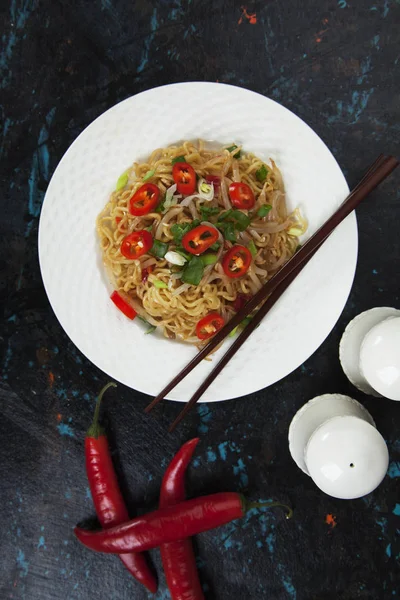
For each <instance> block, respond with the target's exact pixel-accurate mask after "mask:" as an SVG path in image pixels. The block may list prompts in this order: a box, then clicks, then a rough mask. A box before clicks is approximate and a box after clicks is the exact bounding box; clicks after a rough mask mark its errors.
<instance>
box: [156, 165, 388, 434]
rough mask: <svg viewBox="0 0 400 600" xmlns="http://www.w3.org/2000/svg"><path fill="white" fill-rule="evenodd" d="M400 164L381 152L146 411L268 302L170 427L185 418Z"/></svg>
mask: <svg viewBox="0 0 400 600" xmlns="http://www.w3.org/2000/svg"><path fill="white" fill-rule="evenodd" d="M398 165H399V161H398V160H397V159H396V158H395V157H394V156H384V155H383V154H381V155H380V156H379V157H378V158H377V159H376V161H375V162H374V163H373V164H372V165H371V166H370V168H369V169H368V171H367V172H366V173H365V175H364V177H363V178H362V179H361V181H360V182H359V183H358V184H357V185H356V187H355V188H354V189H353V190H352V191H351V192H350V194H349V195H348V196H347V198H346V199H345V200H344V202H343V203H342V204H341V205H340V206H339V208H338V209H337V210H336V212H335V213H333V215H332V216H331V217H330V218H329V219H328V220H327V221H326V222H325V223H324V224H323V225H322V226H321V227H320V228H319V229H318V230H317V231H316V232H315V233H314V234H313V235H312V236H311V237H310V238H309V239H308V240H307V241H306V242H305V243H304V244H303V246H302V247H301V248H300V249H299V250H298V252H296V254H294V255H293V256H292V258H291V259H290V260H289V261H288V262H287V263H286V264H285V265H284V266H283V267H282V268H281V269H280V270H279V271H278V272H277V273H276V274H275V275H274V276H273V277H272V278H271V279H270V280H269V281H267V283H265V284H264V285H263V287H262V288H261V289H260V290H259V291H258V292H257V293H256V294H255V295H254V296H253V297H252V298H251V299H250V300H249V301H248V302H247V304H245V306H244V307H243V308H242V309H241V310H240V311H239V312H238V313H237V314H236V315H235V316H234V317H233V318H232V319H231V320H230V321H229V322H228V323H227V324H226V325H224V327H223V328H222V329H220V331H218V332H217V333H216V334H215V336H214V337H213V338H212V339H211V340H210V341H209V342H208V344H207V345H206V346H204V348H202V349H201V350H200V352H199V353H198V354H197V355H196V356H195V357H194V358H193V359H192V360H191V361H190V362H189V363H188V364H187V365H186V367H184V368H183V369H182V371H180V373H178V375H176V377H174V378H173V379H172V381H171V382H170V383H169V384H168V385H166V386H165V388H164V389H163V390H162V391H161V392H160V393H159V394H158V396H156V397H155V398H154V400H153V401H152V402H151V403H150V404H149V405H148V406H147V407H146V409H145V412H147V413H148V412H150V411H151V410H152V409H153V408H154V407H155V406H156V405H157V404H158V403H159V402H161V400H163V399H164V398H165V396H166V395H167V394H168V393H169V392H170V391H171V390H172V389H173V388H174V387H175V386H176V385H178V383H180V382H181V381H182V379H184V378H185V377H186V375H188V374H189V373H190V372H191V371H192V370H193V369H194V368H195V367H196V366H197V365H198V364H199V362H201V361H202V360H203V358H205V357H206V356H207V355H208V354H210V352H212V351H213V350H214V349H215V348H216V347H217V346H218V344H220V343H221V342H222V341H223V340H224V339H225V338H226V336H227V335H228V334H229V333H230V332H231V331H232V330H233V329H235V327H237V326H238V325H239V324H240V323H241V322H242V321H243V319H245V318H246V317H247V316H248V315H249V314H250V313H251V312H253V311H254V310H255V309H256V308H257V306H259V305H260V304H262V303H263V302H264V304H263V305H262V306H261V308H260V309H259V310H258V311H257V313H256V314H255V315H254V316H253V318H252V320H251V321H250V323H249V324H248V325H247V326H246V327H245V328H244V329H243V330H242V332H241V333H240V335H239V336H238V337H237V338H236V340H235V341H234V342H233V344H232V345H231V346H230V348H229V349H228V351H227V352H226V353H225V354H224V356H223V357H222V358H221V360H220V361H219V362H218V363H217V365H216V366H215V367H214V369H213V370H212V371H211V373H210V374H209V375H208V376H207V377H206V379H205V380H204V381H203V383H202V384H201V385H200V387H199V388H198V389H197V391H196V392H195V393H194V394H193V396H192V397H191V398H190V400H189V402H187V403H186V405H185V407H184V408H183V410H182V411H181V412H180V413H179V415H178V416H177V418H176V419H175V421H174V422H173V423H172V425H171V426H170V428H169V431H170V432H171V431H173V430H174V429H175V427H176V426H177V425H178V423H180V422H181V421H182V419H183V418H184V417H185V415H186V414H187V413H188V412H189V410H190V409H191V408H192V407H193V406H194V405H195V404H196V402H197V401H198V399H199V398H200V397H201V396H202V395H203V394H204V392H205V391H206V389H207V388H208V387H209V386H210V385H211V383H212V382H213V381H214V379H215V378H216V377H217V376H218V374H219V373H220V372H221V371H222V369H223V368H224V367H225V365H226V364H227V363H228V362H229V361H230V359H231V358H232V357H233V356H234V355H235V354H236V352H237V351H238V350H239V348H240V347H241V346H242V345H243V343H244V342H245V341H246V340H247V338H248V337H249V336H250V335H251V333H252V332H253V331H254V329H256V327H257V326H258V325H259V323H260V322H261V320H262V319H263V318H264V316H265V315H266V314H267V312H268V311H269V310H270V309H271V308H272V307H273V306H274V304H275V302H276V301H277V300H278V299H279V298H280V297H281V295H282V294H283V292H284V291H285V290H286V289H287V287H288V286H289V285H290V284H291V283H292V281H293V280H294V279H295V278H296V277H297V275H298V274H299V273H300V272H301V271H302V269H303V268H304V267H305V265H306V264H307V263H308V261H309V260H310V259H311V258H312V257H313V256H314V254H315V253H316V252H317V250H318V248H319V247H320V246H321V245H322V244H323V242H324V241H325V240H326V239H327V237H329V235H330V234H331V233H332V231H333V230H334V229H335V228H336V227H337V226H338V225H339V224H340V223H341V222H342V221H343V220H344V219H345V218H346V217H347V216H348V215H349V214H350V213H351V212H352V211H353V210H354V209H355V208H356V207H357V206H358V205H359V204H360V202H362V200H364V199H365V198H366V197H367V196H368V194H370V193H371V192H372V191H373V190H374V189H375V188H376V187H377V186H378V185H379V184H380V183H382V181H383V180H384V179H386V177H388V176H389V175H390V173H391V172H392V171H393V170H394V169H395V168H396V167H397V166H398Z"/></svg>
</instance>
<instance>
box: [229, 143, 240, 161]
mask: <svg viewBox="0 0 400 600" xmlns="http://www.w3.org/2000/svg"><path fill="white" fill-rule="evenodd" d="M236 148H237V146H236V145H233V146H229V148H227V150H228V152H230V153H231V154H232V152H233V151H234V150H236ZM232 156H233V157H234V158H240V150H239V152H235V154H233V155H232Z"/></svg>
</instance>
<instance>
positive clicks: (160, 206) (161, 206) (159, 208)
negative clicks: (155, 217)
mask: <svg viewBox="0 0 400 600" xmlns="http://www.w3.org/2000/svg"><path fill="white" fill-rule="evenodd" d="M166 199H167V196H166V195H165V196H164V198H163V199H162V200H161V202H159V204H158V206H157V208H155V209H154V212H156V213H162V212H164V208H165V201H166Z"/></svg>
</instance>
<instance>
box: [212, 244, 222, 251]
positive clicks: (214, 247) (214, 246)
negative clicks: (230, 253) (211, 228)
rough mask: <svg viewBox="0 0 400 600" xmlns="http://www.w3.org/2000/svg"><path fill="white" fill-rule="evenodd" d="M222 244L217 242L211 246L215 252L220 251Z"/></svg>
mask: <svg viewBox="0 0 400 600" xmlns="http://www.w3.org/2000/svg"><path fill="white" fill-rule="evenodd" d="M220 245H221V244H220V243H219V242H215V244H213V245H212V246H210V250H212V251H213V252H218V250H219V247H220Z"/></svg>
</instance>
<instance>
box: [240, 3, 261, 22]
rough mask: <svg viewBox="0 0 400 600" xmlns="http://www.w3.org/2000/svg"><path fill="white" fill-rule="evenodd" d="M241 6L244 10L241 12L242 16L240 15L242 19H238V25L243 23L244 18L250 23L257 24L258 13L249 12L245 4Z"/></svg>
mask: <svg viewBox="0 0 400 600" xmlns="http://www.w3.org/2000/svg"><path fill="white" fill-rule="evenodd" d="M240 8H241V10H242V14H241V17H240V19H239V21H238V25H241V24H242V23H243V19H244V18H245V19H247V20H248V22H249V23H250V25H256V23H257V14H256V13H252V14H250V13H248V12H247V8H246V7H245V6H241V7H240Z"/></svg>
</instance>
